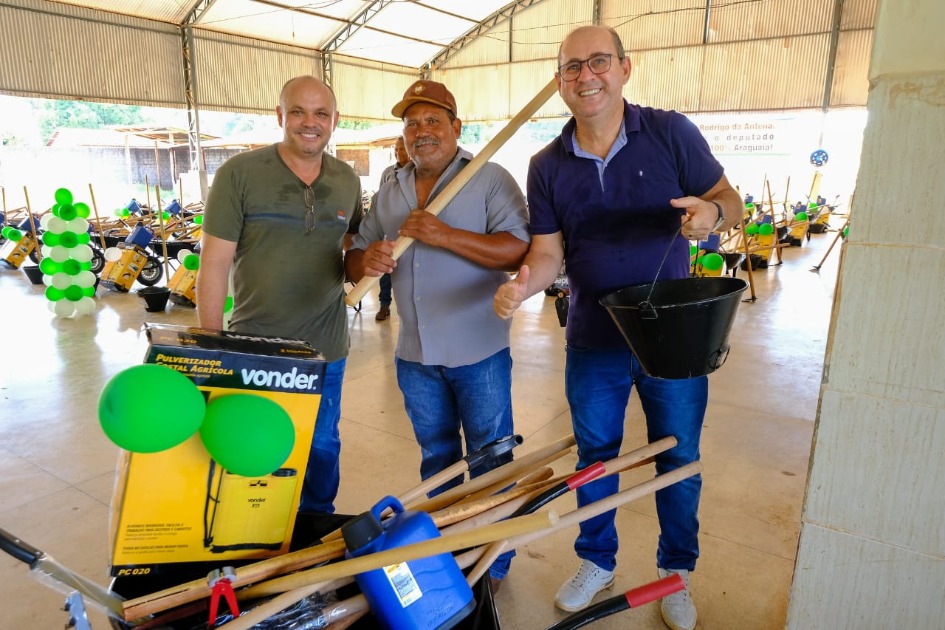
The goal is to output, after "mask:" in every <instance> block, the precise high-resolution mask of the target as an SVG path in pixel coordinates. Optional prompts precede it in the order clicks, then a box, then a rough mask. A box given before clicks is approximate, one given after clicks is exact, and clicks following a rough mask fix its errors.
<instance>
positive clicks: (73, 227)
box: [66, 217, 89, 234]
mask: <svg viewBox="0 0 945 630" xmlns="http://www.w3.org/2000/svg"><path fill="white" fill-rule="evenodd" d="M66 229H67V230H69V231H70V232H75V233H76V234H81V233H82V232H88V231H89V222H88V221H86V220H85V219H83V218H82V217H76V218H74V219H72V220H71V221H69V222H67V223H66Z"/></svg>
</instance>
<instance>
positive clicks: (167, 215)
mask: <svg viewBox="0 0 945 630" xmlns="http://www.w3.org/2000/svg"><path fill="white" fill-rule="evenodd" d="M161 218H162V219H164V222H165V223H167V222H168V221H170V220H171V213H170V212H166V211H165V212H162V213H161Z"/></svg>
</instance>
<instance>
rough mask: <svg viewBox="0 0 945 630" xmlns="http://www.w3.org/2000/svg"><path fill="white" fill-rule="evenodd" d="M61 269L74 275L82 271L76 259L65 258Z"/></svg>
mask: <svg viewBox="0 0 945 630" xmlns="http://www.w3.org/2000/svg"><path fill="white" fill-rule="evenodd" d="M62 270H63V271H64V272H66V273H67V274H69V275H70V276H74V275H76V274H77V273H79V272H80V271H82V263H80V262H79V261H78V260H73V259H71V258H67V259H66V260H65V261H63V263H62Z"/></svg>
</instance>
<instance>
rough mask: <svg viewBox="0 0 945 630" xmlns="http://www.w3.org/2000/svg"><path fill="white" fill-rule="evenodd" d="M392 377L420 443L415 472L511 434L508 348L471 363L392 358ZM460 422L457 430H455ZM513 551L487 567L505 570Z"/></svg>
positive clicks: (426, 472)
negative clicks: (394, 372) (394, 373)
mask: <svg viewBox="0 0 945 630" xmlns="http://www.w3.org/2000/svg"><path fill="white" fill-rule="evenodd" d="M394 364H395V366H396V368H397V383H398V385H400V391H401V392H403V394H404V406H405V407H406V410H407V416H408V417H409V418H410V422H411V424H413V432H414V435H415V436H416V437H417V443H418V444H419V445H420V453H421V461H420V477H421V479H428V478H430V477H432V476H433V475H435V474H436V473H438V472H440V471H442V470H444V469H446V468H449V467H450V466H451V465H453V464H455V463H456V462H458V461H459V460H460V459H462V458H463V457H464V454H463V440H462V438H463V437H465V441H466V453H472V452H474V451H477V450H479V449H480V448H482V447H483V446H485V445H486V444H488V443H489V442H492V441H493V440H497V439H499V438H503V437H506V436H508V435H512V433H513V432H514V428H513V426H512V355H511V353H510V352H509V349H508V348H505V349H504V350H501V351H499V352H497V353H495V354H494V355H492V356H491V357H488V358H486V359H483V360H482V361H480V362H478V363H474V364H472V365H464V366H461V367H456V368H448V367H444V366H442V365H423V364H422V363H416V362H413V361H404V360H403V359H395V360H394ZM460 428H462V436H461V435H460ZM511 460H512V454H511V453H507V454H505V455H503V456H502V457H499V458H496V459H494V460H493V461H490V462H485V463H483V464H482V465H480V466H477V467H476V468H474V469H472V470H470V471H469V476H470V477H477V476H479V475H481V474H483V473H485V472H488V471H490V470H492V469H493V468H496V467H498V466H501V465H502V464H505V463H506V462H509V461H511ZM462 481H463V477H462V475H460V476H457V477H455V478H453V479H451V480H449V481H447V482H446V483H444V484H443V485H441V486H439V487H438V488H436V489H434V490H433V491H432V492H430V493H429V496H431V497H432V496H435V495H437V494H439V493H441V492H444V491H445V490H447V489H449V488H452V487H454V486H457V485H459V484H460V483H462ZM513 555H514V552H509V553H505V554H502V555H501V556H499V558H498V559H497V560H496V561H495V562H494V563H493V564H492V567H491V568H490V569H489V573H490V575H492V577H494V578H496V579H502V578H504V577H505V576H506V575H507V574H508V571H509V564H510V562H511V559H512V556H513Z"/></svg>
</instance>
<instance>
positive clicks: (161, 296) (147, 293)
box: [138, 287, 171, 313]
mask: <svg viewBox="0 0 945 630" xmlns="http://www.w3.org/2000/svg"><path fill="white" fill-rule="evenodd" d="M138 295H140V296H141V297H143V298H144V310H146V311H148V312H149V313H160V312H162V311H164V310H165V309H167V299H168V298H169V297H171V290H170V289H168V288H167V287H145V288H143V289H139V290H138Z"/></svg>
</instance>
